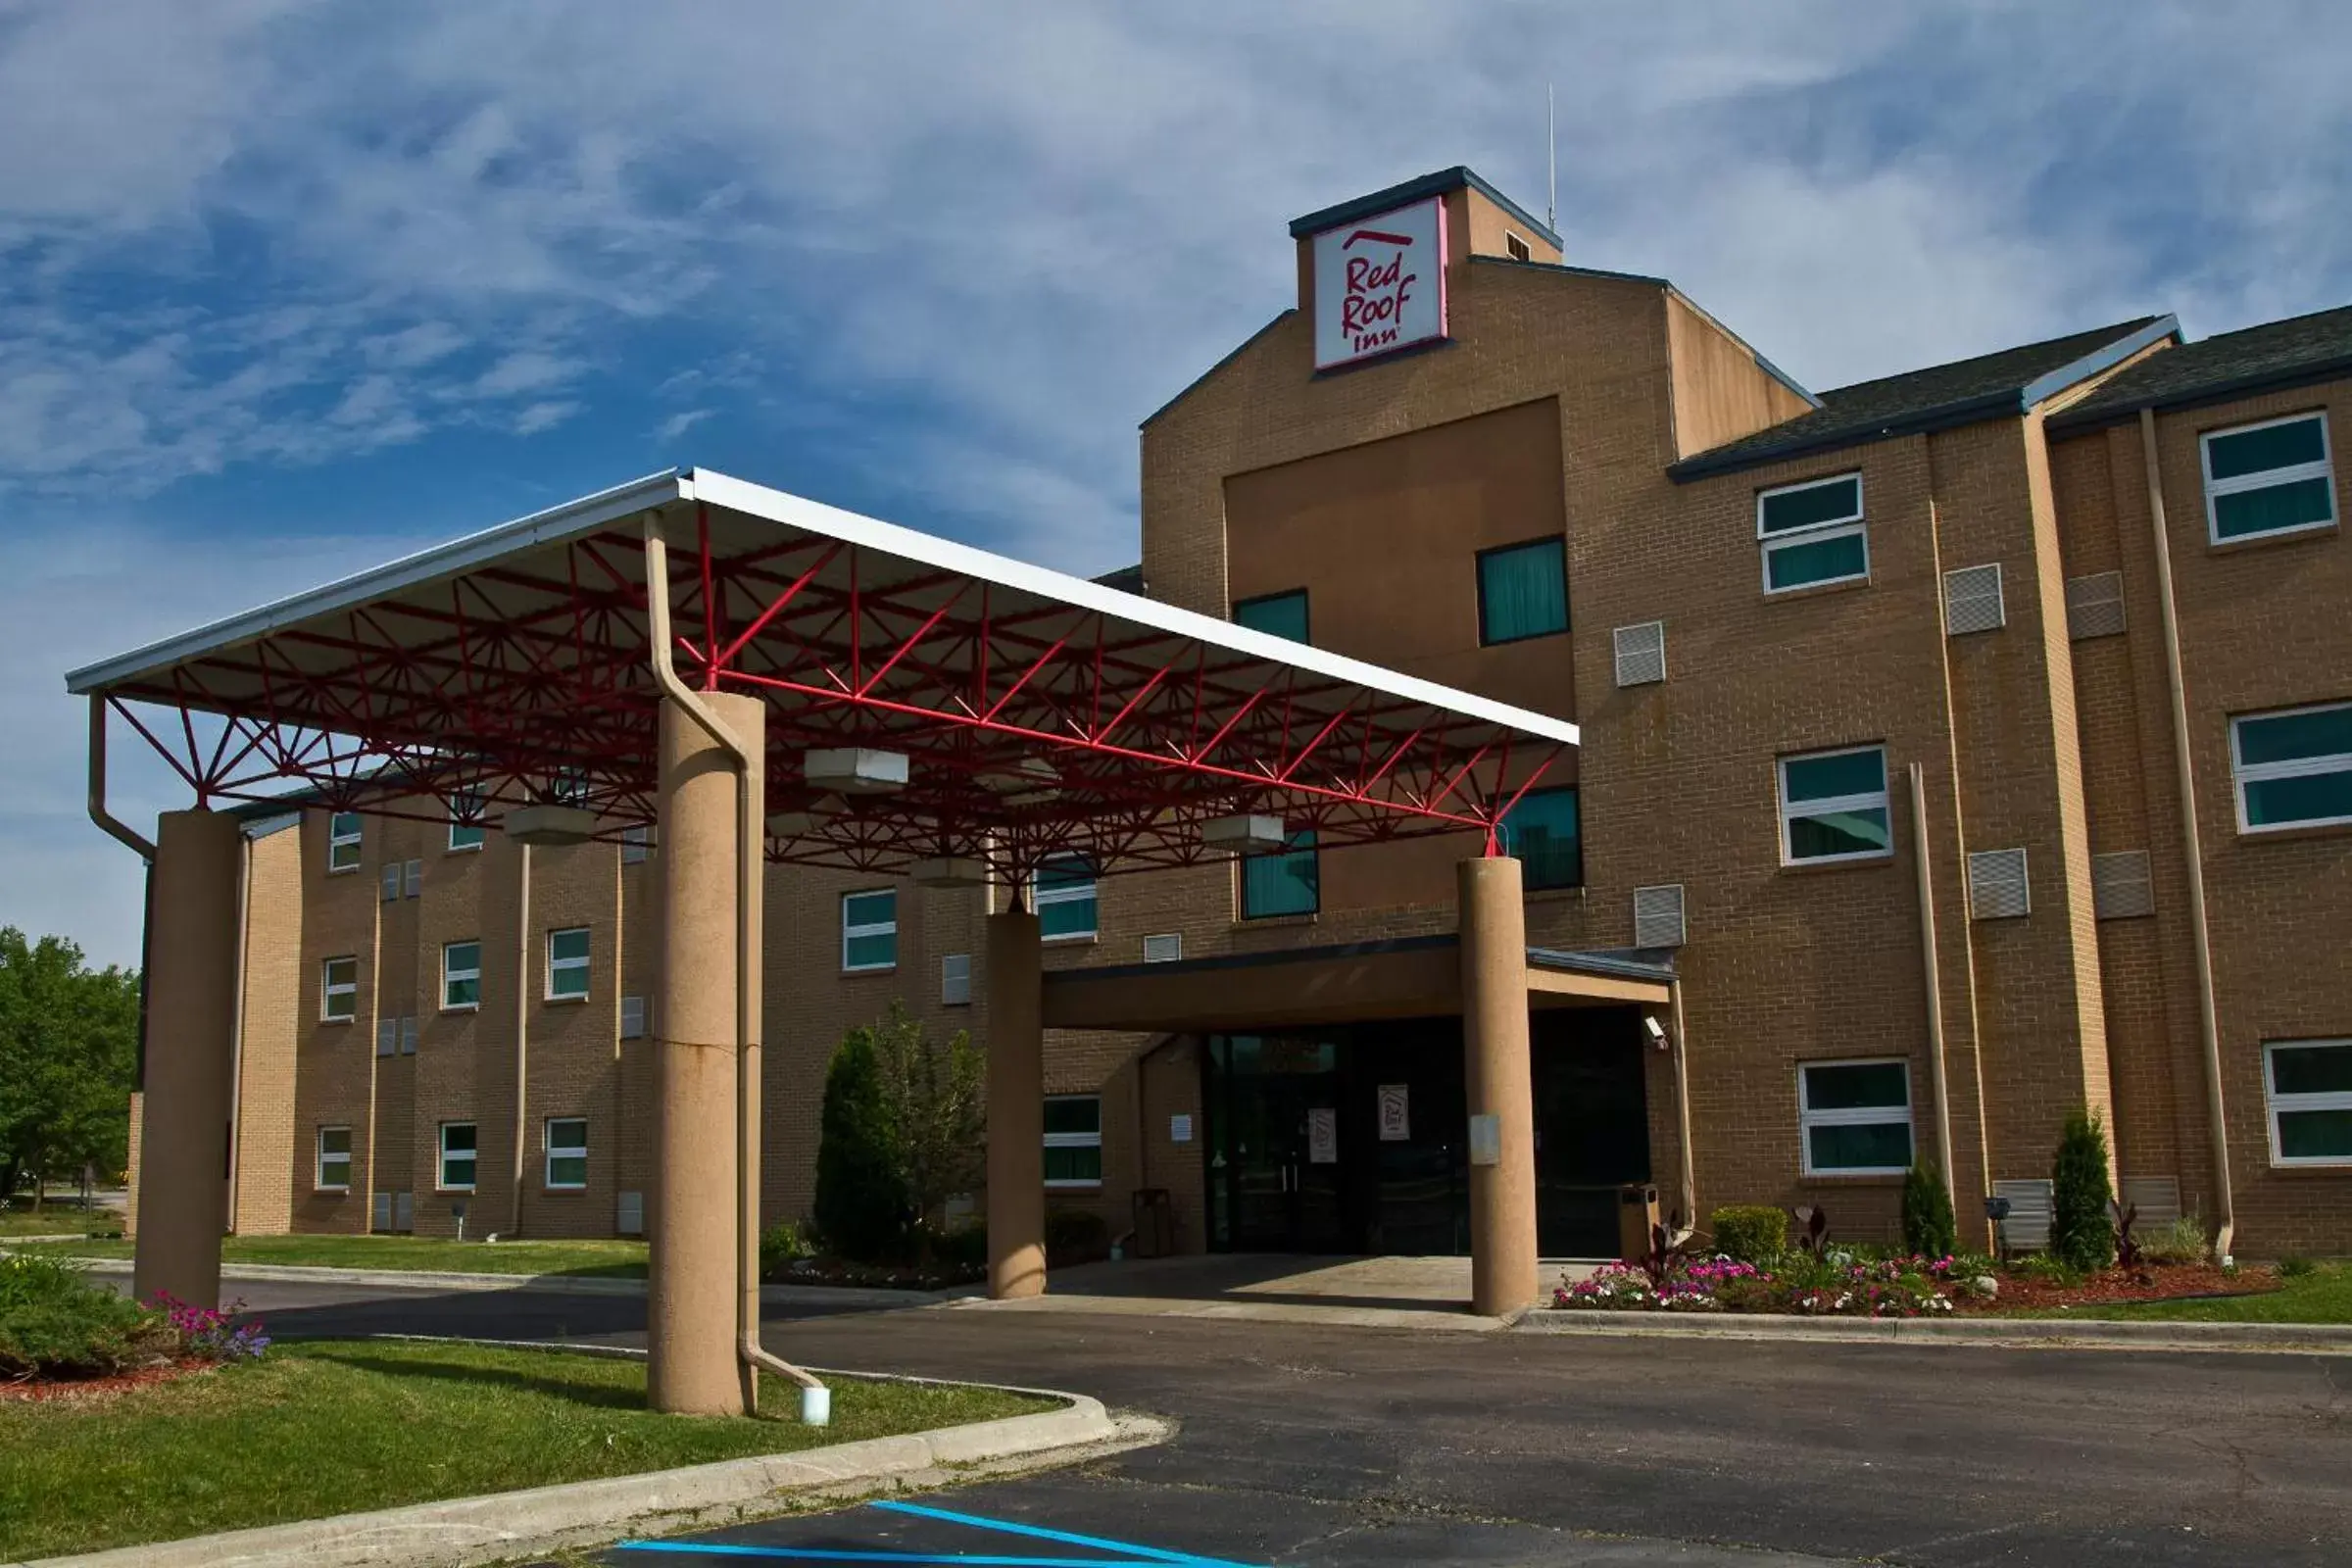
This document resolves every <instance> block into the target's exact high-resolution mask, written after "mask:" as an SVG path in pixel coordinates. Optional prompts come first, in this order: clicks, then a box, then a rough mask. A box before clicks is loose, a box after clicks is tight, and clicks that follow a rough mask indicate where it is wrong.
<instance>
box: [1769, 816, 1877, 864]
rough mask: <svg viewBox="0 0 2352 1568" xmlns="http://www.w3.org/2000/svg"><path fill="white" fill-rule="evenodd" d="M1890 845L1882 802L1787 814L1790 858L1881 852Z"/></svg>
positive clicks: (1815, 857) (1807, 858)
mask: <svg viewBox="0 0 2352 1568" xmlns="http://www.w3.org/2000/svg"><path fill="white" fill-rule="evenodd" d="M1892 847H1893V840H1892V839H1891V838H1890V837H1889V836H1888V834H1887V808H1885V807H1883V806H1872V807H1865V808H1863V809H1859V810H1853V811H1829V812H1825V813H1823V814H1822V815H1819V816H1791V817H1790V818H1789V858H1790V859H1792V860H1816V859H1820V858H1822V857H1824V856H1828V855H1883V854H1886V853H1887V851H1888V850H1889V849H1891V848H1892Z"/></svg>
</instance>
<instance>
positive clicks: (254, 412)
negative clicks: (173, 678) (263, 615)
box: [0, 0, 2352, 960]
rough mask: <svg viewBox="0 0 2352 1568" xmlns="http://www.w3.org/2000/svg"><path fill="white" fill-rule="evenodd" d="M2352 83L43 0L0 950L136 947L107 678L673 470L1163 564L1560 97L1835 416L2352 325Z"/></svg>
mask: <svg viewBox="0 0 2352 1568" xmlns="http://www.w3.org/2000/svg"><path fill="white" fill-rule="evenodd" d="M1474 16H1475V18H1476V19H1477V20H1476V25H1472V21H1471V19H1472V18H1473V17H1474ZM2347 58H2352V11H2347V10H2346V9H2345V8H2343V7H2341V6H2330V5H2319V4H2311V5H2304V4H2295V3H2291V0H2267V3H2265V4H2262V5H2259V6H2257V5H2242V6H2212V5H2205V4H2163V3H2154V4H2129V5H2116V6H2110V7H2093V6H2088V5H2084V6H2065V7H2053V6H2046V5H2039V4H2030V5H2029V4H2001V3H1984V4H1965V5H1929V4H1920V5H1907V6H1901V7H1889V6H1886V5H1884V4H1880V3H1867V4H1864V3H1855V4H1846V3H1831V0H1823V3H1789V4H1765V3H1756V0H1747V3H1726V4H1685V5H1676V6H1671V7H1668V6H1656V5H1648V6H1632V5H1628V6H1599V5H1577V4H1561V3H1558V0H1551V3H1542V4H1502V3H1498V4H1487V5H1481V6H1479V7H1476V8H1471V7H1464V6H1459V5H1455V4H1451V3H1447V0H1427V3H1408V0H1359V3H1357V4H1353V5H1346V6H1342V5H1327V4H1320V3H1301V4H1296V5H1288V6H1283V7H1279V8H1269V7H1265V6H1262V5H1248V4H1202V5H1188V6H1183V7H1140V6H1114V5H1109V4H1095V5H1081V4H1066V5H1064V4H1047V3H1019V0H1015V3H1008V4H1005V5H996V6H986V7H982V6H972V5H957V4H946V3H943V4H937V5H918V4H904V5H901V4H886V3H876V4H870V5H858V6H851V7H828V8H819V7H814V6H794V5H777V4H772V3H767V0H758V3H725V0H701V3H698V4H696V5H694V6H691V7H677V8H656V7H647V6H643V5H624V4H619V3H610V4H608V3H579V4H559V3H547V4H539V5H531V6H502V7H484V6H478V5H472V4H448V5H434V4H426V3H405V4H402V5H399V6H385V7H358V6H341V7H319V6H307V5H297V4H293V3H290V0H289V3H281V0H214V3H209V4H201V5H199V4H194V3H189V0H164V3H151V4H140V3H134V0H110V3H108V4H104V5H93V4H82V3H75V0H65V3H57V4H49V3H25V0H0V655H4V656H5V657H4V658H0V733H5V734H7V735H9V736H10V737H11V744H10V745H9V746H8V747H6V748H5V749H0V923H15V924H20V925H24V926H26V927H28V928H30V929H33V930H36V931H42V930H54V931H61V932H64V933H66V934H69V935H72V936H73V937H74V938H76V939H77V940H79V941H80V942H82V943H83V944H84V946H85V947H86V948H88V949H89V950H90V951H91V953H92V954H93V955H94V956H97V957H99V958H102V959H110V960H120V959H127V958H129V957H130V956H132V955H133V954H134V953H135V951H136V930H137V907H138V905H137V874H136V863H135V860H134V859H133V858H131V857H130V856H129V855H128V854H127V853H126V852H124V851H123V850H121V849H119V848H118V847H116V846H115V845H114V844H113V843H112V842H111V841H108V840H106V839H104V838H103V837H102V836H101V835H99V834H98V832H97V831H96V829H94V828H92V827H90V826H89V825H88V823H87V821H86V819H85V818H84V817H83V815H82V811H81V800H80V795H81V788H82V766H81V739H80V725H81V722H82V719H81V714H80V712H79V711H78V708H77V706H76V705H74V704H73V703H72V702H71V701H69V700H68V699H66V698H65V697H64V696H63V695H62V690H63V688H62V681H61V676H62V672H63V671H64V670H65V669H67V668H68V667H71V666H73V665H75V664H78V663H81V662H87V661H89V660H92V659H96V658H99V657H102V656H104V655H107V654H110V653H114V652H117V651H119V650H121V649H123V648H126V647H129V646H132V645H134V644H137V643H140V642H143V641H146V640H148V639H150V638H153V637H156V636H160V635H163V634H166V633H169V632H172V631H175V630H179V629H181V628H183V627H185V626H188V625H191V624H195V623H198V622H201V621H204V620H208V619H211V618H213V617H215V616H218V615H221V614H224V613H230V612H233V611H236V610H239V609H243V608H246V607H247V606H249V605H250V604H253V603H256V602H259V601H261V600H264V599H267V598H270V597H273V596H276V595H279V594H282V593H286V592H291V591H295V590H298V589H301V588H304V587H308V586H311V585H313V584H314V583H316V582H319V581H321V580H324V579H326V578H328V577H330V576H333V575H337V574H339V573H341V572H343V571H347V570H350V569H355V568H357V567H359V566H363V565H367V564H372V563H374V562H376V561H379V560H381V559H384V558H385V557H387V556H390V555H392V554H394V553H397V552H399V551H402V550H405V549H409V548H413V547H414V546H416V545H418V544H422V543H428V542H431V541H433V540H437V539H441V538H446V537H449V536H451V535H454V534H458V533H462V532H466V531H469V530H471V529H473V528H477V527H480V526H484V525H486V524H489V523H492V522H495V521H499V520H502V519H504V518H506V517H510V516H513V515H517V514H520V513H523V512H527V511H530V510H532V509H534V508H537V507H540V506H543V505H547V504H550V503H552V502H556V501H560V500H563V499H564V498H566V497H569V496H572V495H575V494H579V493H581V492H584V491H588V490H592V489H597V488H600V487H602V486H604V485H607V484H611V483H613V482H616V481H618V480H621V479H624V478H627V477H631V476H633V475H635V474H638V473H642V472H645V471H647V470H650V469H653V468H656V467H660V466H665V465H668V464H673V463H675V464H700V465H703V466H711V467H717V468H722V469H726V470H728V471H731V472H737V473H741V474H743V475H745V476H746V477H750V478H755V479H759V480H761V481H763V482H766V483H769V484H773V485H777V486H780V487H782V488H785V489H790V490H796V491H800V492H802V493H805V494H809V495H812V496H816V497H819V498H821V499H824V500H827V501H832V502H835V503H838V504H841V505H845V506H849V507H852V508H856V509H858V510H861V511H866V512H870V513H874V514H876V515H882V516H886V517H889V518H891V519H893V520H895V521H900V522H905V523H908V524H910V525H913V526H916V527H921V528H926V529H930V530H932V531H936V532H941V533H946V534H950V535H954V536H956V537H958V538H962V539H966V540H970V541H973V542H976V543H981V544H985V545H988V546H990V547H992V548H996V549H1000V550H1005V551H1007V552H1009V553H1011V554H1015V555H1019V556H1023V557H1026V558H1028V559H1031V560H1035V561H1040V562H1043V563H1045V564H1050V565H1054V566H1060V567H1064V568H1067V569H1076V570H1102V569H1104V568H1107V567H1110V566H1114V565H1119V564H1125V563H1127V562H1129V561H1132V560H1134V559H1135V558H1136V554H1137V545H1136V473H1135V457H1136V447H1135V439H1136V438H1135V427H1136V424H1137V422H1138V421H1139V420H1140V419H1141V418H1142V417H1144V416H1145V415H1146V414H1148V413H1150V412H1151V411H1152V409H1153V408H1154V407H1156V406H1157V405H1158V404H1159V403H1161V402H1162V401H1164V400H1165V399H1166V398H1167V397H1168V396H1169V395H1170V394H1172V393H1173V392H1174V391H1176V390H1177V389H1178V388H1180V387H1181V386H1182V385H1183V384H1184V383H1185V382H1186V381H1188V380H1189V379H1191V377H1193V376H1194V375H1195V374H1197V373H1199V371H1200V370H1201V369H1202V368H1205V367H1206V366H1207V365H1209V364H1210V363H1212V362H1213V361H1214V360H1215V359H1216V358H1217V357H1218V356H1220V355H1221V354H1223V353H1224V352H1225V351H1226V350H1227V349H1228V348H1230V347H1231V346H1232V345H1233V344H1234V343H1236V342H1238V341H1239V340H1240V339H1241V338H1243V337H1244V336H1246V335H1247V334H1249V333H1250V331H1252V330H1254V329H1255V328H1256V327H1257V326H1259V325H1260V324H1262V323H1263V321H1264V320H1265V319H1267V318H1268V317H1270V316H1272V315H1273V314H1274V313H1275V312H1276V311H1278V310H1280V309H1281V308H1282V307H1283V306H1284V305H1285V304H1286V303H1287V302H1288V298H1289V295H1290V292H1291V289H1292V272H1291V268H1292V261H1291V256H1290V252H1289V247H1288V242H1287V238H1286V235H1285V231H1284V224H1285V223H1286V222H1287V221H1289V220H1290V219H1291V218H1293V217H1296V216H1297V215H1298V214H1299V213H1302V212H1306V211H1310V210H1312V209H1314V208H1317V207H1321V206H1324V205H1327V204H1329V203H1331V202H1334V201H1338V200H1342V199H1345V198H1347V197H1348V196H1352V195H1356V194H1359V193H1361V192H1363V191H1366V190H1370V189H1374V188H1377V187H1379V186H1381V185H1384V184H1387V183H1390V182H1392V181H1394V180H1397V179H1399V178H1403V177H1406V176H1409V175H1411V174H1415V173H1419V172H1425V171H1427V170H1430V169H1436V168H1442V167H1446V166H1447V165H1451V164H1455V163H1467V164H1470V165H1471V166H1473V167H1474V168H1476V169H1478V170H1479V171H1480V172H1482V173H1484V174H1486V175H1487V176H1488V177H1489V178H1490V179H1492V180H1494V181H1495V182H1496V183H1497V184H1499V185H1500V186H1501V187H1502V188H1504V189H1505V190H1507V191H1510V192H1512V193H1514V194H1515V195H1516V196H1517V197H1518V198H1519V199H1520V200H1521V201H1522V202H1523V203H1525V204H1526V205H1528V206H1531V207H1536V208H1540V207H1541V206H1542V204H1543V200H1544V144H1543V127H1544V118H1543V117H1544V83H1545V82H1546V81H1547V80H1549V81H1552V82H1555V83H1556V84H1557V91H1558V101H1559V164H1560V183H1559V213H1560V228H1561V229H1562V231H1563V233H1564V235H1565V239H1566V245H1567V251H1568V255H1569V258H1570V260H1572V261H1574V262H1578V263H1582V264H1586V265H1593V266H1599V267H1611V268H1621V269H1625V270H1635V271H1642V272H1652V273H1663V274H1665V275H1667V276H1670V277H1672V278H1674V279H1675V280H1676V281H1677V282H1678V283H1680V284H1681V285H1682V286H1683V287H1684V288H1685V289H1686V291H1688V292H1689V293H1690V294H1691V296H1692V297H1693V298H1695V299H1697V300H1698V301H1699V302H1700V303H1701V304H1702V305H1704V306H1706V307H1707V308H1708V309H1709V310H1710V311H1712V312H1714V313H1715V314H1716V315H1717V316H1719V317H1721V318H1722V319H1724V320H1725V321H1727V322H1728V323H1730V324H1731V325H1732V326H1733V327H1734V328H1735V329H1737V330H1739V331H1740V332H1741V333H1743V334H1744V335H1745V336H1747V337H1748V338H1749V340H1750V341H1752V342H1753V343H1755V344H1756V345H1757V347H1758V348H1759V349H1760V350H1761V351H1762V352H1764V353H1765V354H1767V355H1768V356H1770V357H1771V358H1772V359H1773V360H1774V361H1775V362H1777V363H1778V364H1780V365H1781V366H1783V367H1784V368H1787V369H1789V371H1790V372H1791V373H1793V374H1795V375H1796V376H1797V377H1798V378H1800V379H1802V380H1804V381H1806V382H1807V383H1808V384H1810V385H1813V386H1815V387H1827V386H1834V385H1837V384H1839V383H1841V382H1845V381H1850V380H1856V379H1861V378H1865V377H1868V376H1872V375H1879V374H1885V373H1888V372H1891V371H1895V370H1900V369H1905V368H1913V367H1916V366H1919V365H1924V364H1931V363H1934V362H1936V361H1937V360H1942V359H1950V358H1956V357H1960V356H1964V355H1968V354H1972V353H1978V352H1984V351H1988V350H1991V349H1994V348H1999V347H2002V346H2004V345H2007V344H2010V343H2015V342H2022V341H2026V340H2029V339H2032V338H2034V337H2037V336H2047V335H2051V334H2055V333H2059V332H2064V331H2069V330H2075V329H2079V328H2081V327H2084V326H2088V325H2095V324H2098V323H2101V322H2104V321H2109V320H2114V319H2120V318H2123V317H2127V316H2131V315H2135V314H2138V313H2140V312H2143V311H2152V310H2173V311H2177V312H2179V313H2180V317H2181V319H2182V321H2183V323H2184V324H2185V325H2186V327H2187V329H2188V330H2189V332H2190V333H2191V334H2192V335H2197V336H2202V335H2205V334H2207V333H2210V332H2215V331H2223V330H2227V329H2229V328H2231V327H2234V326H2239V325H2244V324H2247V323H2249V322H2252V321H2256V320H2263V319H2272V318H2276V317H2278V316H2283V315H2291V314H2295V313H2297V312H2301V311H2307V310H2316V309H2322V308H2326V307H2329V306H2334V305H2340V304H2344V303H2346V302H2347V301H2352V244H2347V241H2348V240H2352V201H2347V196H2348V195H2352V134H2348V133H2347V132H2348V131H2352V124H2348V123H2347V122H2348V121H2352V93H2347V92H2346V91H2345V90H2344V87H2343V83H2342V76H2341V65H2342V62H2343V61H2344V60H2345V59H2347ZM120 749H121V750H123V752H124V756H123V760H122V768H123V777H122V778H121V780H120V781H119V786H118V796H119V797H120V799H121V800H122V802H123V805H124V807H125V808H126V809H128V810H129V811H130V812H131V813H132V814H134V815H144V814H151V813H152V812H153V811H155V810H157V809H163V808H167V807H170V806H172V805H177V804H181V803H180V802H179V801H177V800H175V799H174V797H173V794H172V790H171V789H169V788H168V787H166V784H165V782H164V780H163V779H162V778H161V777H159V776H158V775H157V772H156V770H155V769H154V768H153V767H150V766H143V765H141V764H140V763H139V762H138V761H137V760H136V757H135V754H134V753H132V752H131V751H130V750H129V748H128V747H127V746H125V747H123V748H120Z"/></svg>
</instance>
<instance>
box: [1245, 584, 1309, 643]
mask: <svg viewBox="0 0 2352 1568" xmlns="http://www.w3.org/2000/svg"><path fill="white" fill-rule="evenodd" d="M1233 623H1234V624H1235V625H1237V626H1247V627H1249V628H1250V630H1251V631H1262V632H1264V633H1265V634H1266V635H1267V636H1269V637H1288V638H1289V639H1290V640H1291V641H1292V642H1295V643H1303V642H1307V641H1309V640H1310V639H1309V638H1308V637H1307V634H1306V590H1305V589H1303V588H1299V589H1294V590H1292V591H1291V592H1290V593H1285V594H1267V595H1265V596H1263V597H1262V598H1257V599H1245V600H1242V601H1241V602H1240V603H1239V604H1237V605H1235V606H1234V607H1233Z"/></svg>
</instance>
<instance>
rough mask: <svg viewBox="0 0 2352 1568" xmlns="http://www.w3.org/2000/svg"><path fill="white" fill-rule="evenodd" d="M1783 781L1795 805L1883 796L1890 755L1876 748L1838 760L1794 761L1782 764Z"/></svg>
mask: <svg viewBox="0 0 2352 1568" xmlns="http://www.w3.org/2000/svg"><path fill="white" fill-rule="evenodd" d="M1781 779H1782V789H1783V791H1784V793H1786V795H1787V796H1788V798H1789V802H1790V804H1792V805H1793V804H1795V803H1796V802H1799V801H1828V800H1835V799H1837V798H1838V797H1839V796H1842V795H1880V794H1884V793H1886V789H1887V754H1886V753H1885V752H1882V751H1880V750H1878V749H1877V748H1876V747H1872V748H1870V749H1868V750H1865V751H1859V752H1840V753H1838V755H1837V756H1835V757H1791V758H1789V760H1786V761H1784V762H1783V763H1782V764H1781Z"/></svg>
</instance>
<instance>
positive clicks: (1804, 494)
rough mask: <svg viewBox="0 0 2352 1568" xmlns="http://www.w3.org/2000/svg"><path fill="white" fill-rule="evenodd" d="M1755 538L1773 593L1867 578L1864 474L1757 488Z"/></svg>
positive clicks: (1766, 583) (1768, 589)
mask: <svg viewBox="0 0 2352 1568" xmlns="http://www.w3.org/2000/svg"><path fill="white" fill-rule="evenodd" d="M1756 538H1757V540H1758V541H1759V543H1760V548H1761V549H1762V550H1763V552H1764V591H1765V592H1766V593H1768V594H1777V593H1786V592H1787V591H1788V590H1789V589H1791V588H1812V587H1816V586H1818V585H1819V584H1822V583H1825V582H1853V581H1855V580H1857V579H1859V578H1864V577H1868V576H1869V575H1870V537H1869V533H1868V530H1866V529H1865V528H1864V527H1863V524H1862V476H1861V475H1860V474H1858V473H1845V474H1839V475H1838V477H1837V478H1835V479H1811V480H1807V481H1806V482H1805V483H1803V484H1785V485H1782V486H1781V487H1780V488H1778V489H1775V490H1763V491H1759V492H1757V495H1756Z"/></svg>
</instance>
